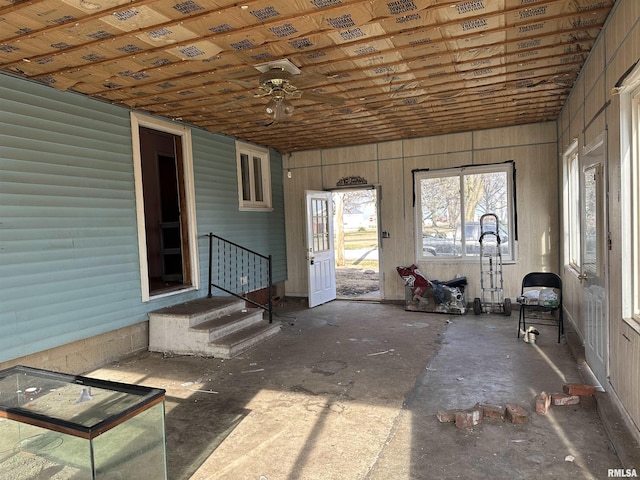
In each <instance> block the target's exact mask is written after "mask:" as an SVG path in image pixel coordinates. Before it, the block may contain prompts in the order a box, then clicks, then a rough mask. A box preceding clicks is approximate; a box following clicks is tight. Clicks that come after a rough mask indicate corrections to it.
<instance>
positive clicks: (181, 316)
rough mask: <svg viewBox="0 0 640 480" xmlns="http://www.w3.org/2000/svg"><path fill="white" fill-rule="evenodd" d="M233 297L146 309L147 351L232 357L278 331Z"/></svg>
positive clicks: (276, 327) (277, 326)
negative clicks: (147, 325) (148, 310)
mask: <svg viewBox="0 0 640 480" xmlns="http://www.w3.org/2000/svg"><path fill="white" fill-rule="evenodd" d="M263 313H264V312H263V310H262V309H259V308H246V307H245V302H244V301H243V300H241V299H237V298H235V297H231V298H230V297H214V298H201V299H197V300H193V301H191V302H186V303H181V304H179V305H173V306H171V307H165V308H163V309H160V310H156V311H154V312H150V313H149V351H152V352H162V353H172V354H176V355H202V356H208V357H211V356H212V357H218V358H232V357H234V356H236V355H239V354H240V353H242V352H244V351H246V350H247V349H249V348H251V347H252V346H253V345H256V344H258V343H260V342H262V341H264V340H267V339H268V338H270V337H272V336H273V335H275V334H277V333H278V332H279V331H280V324H279V323H275V322H274V323H272V324H269V323H268V322H267V321H266V320H264V319H263V318H264V315H263Z"/></svg>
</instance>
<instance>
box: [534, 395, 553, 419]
mask: <svg viewBox="0 0 640 480" xmlns="http://www.w3.org/2000/svg"><path fill="white" fill-rule="evenodd" d="M550 406H551V395H549V394H548V393H547V392H540V395H538V396H537V397H536V413H537V414H538V415H546V414H547V412H548V411H549V407H550Z"/></svg>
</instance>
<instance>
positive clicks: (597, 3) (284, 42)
mask: <svg viewBox="0 0 640 480" xmlns="http://www.w3.org/2000/svg"><path fill="white" fill-rule="evenodd" d="M613 4H614V0H557V1H535V0H471V1H462V2H460V1H458V2H450V1H440V0H398V1H376V0H367V1H360V0H358V1H353V0H270V1H265V0H257V1H247V2H242V3H240V2H237V1H236V0H233V1H227V0H186V1H179V2H176V1H175V0H137V1H129V0H23V1H21V0H0V68H1V69H2V70H4V71H7V72H11V73H13V74H17V75H20V76H24V77H26V78H30V79H33V80H36V81H38V82H42V83H45V84H47V85H50V86H51V87H53V88H57V89H60V90H69V91H72V92H78V93H81V94H84V95H89V96H92V97H96V98H99V99H102V100H104V101H107V102H111V103H115V104H120V105H124V106H126V107H128V108H130V109H132V110H136V111H146V112H149V113H153V114H155V115H160V116H163V117H168V118H171V119H176V120H180V121H183V122H186V123H188V124H192V125H195V126H198V127H201V128H203V129H206V130H208V131H211V132H215V133H221V134H225V135H229V136H232V137H234V138H238V139H242V140H246V141H250V142H255V143H257V144H261V145H266V146H270V147H273V148H276V149H278V150H279V151H281V152H291V151H295V150H308V149H316V148H328V147H335V146H344V145H356V144H363V143H372V142H384V141H389V140H397V139H402V138H412V137H421V136H430V135H438V134H443V133H450V132H459V131H468V130H476V129H482V128H492V127H500V126H507V125H517V124H525V123H532V122H542V121H548V120H555V119H556V118H557V116H558V114H559V112H560V110H561V108H562V106H563V104H564V102H565V100H566V98H567V95H568V94H569V91H570V90H571V88H572V86H573V84H574V82H575V80H576V78H577V76H578V73H579V71H580V69H581V68H582V65H583V64H584V61H585V59H586V58H587V55H588V54H589V51H590V50H591V48H592V47H593V44H594V41H595V39H596V37H597V36H598V34H599V32H600V30H601V28H602V25H603V24H604V22H605V20H606V18H607V16H608V15H609V12H610V10H611V8H612V7H613ZM267 106H268V107H269V113H270V115H268V114H267V112H266V109H267ZM274 116H275V120H274V119H273V117H274Z"/></svg>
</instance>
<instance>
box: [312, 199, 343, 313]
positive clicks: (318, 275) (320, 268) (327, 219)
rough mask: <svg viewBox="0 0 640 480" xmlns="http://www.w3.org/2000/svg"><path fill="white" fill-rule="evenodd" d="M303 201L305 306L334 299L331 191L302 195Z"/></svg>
mask: <svg viewBox="0 0 640 480" xmlns="http://www.w3.org/2000/svg"><path fill="white" fill-rule="evenodd" d="M305 196H306V200H307V266H308V269H309V307H310V308H311V307H315V306H316V305H320V304H322V303H326V302H330V301H331V300H335V298H336V270H335V261H334V258H333V256H334V252H333V215H332V212H331V192H313V191H306V192H305Z"/></svg>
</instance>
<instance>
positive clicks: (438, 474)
mask: <svg viewBox="0 0 640 480" xmlns="http://www.w3.org/2000/svg"><path fill="white" fill-rule="evenodd" d="M276 312H277V314H278V317H277V318H278V319H279V320H280V321H281V322H282V325H283V326H282V332H281V333H280V334H279V335H278V336H276V337H275V338H273V339H271V340H269V341H268V342H266V343H263V344H260V345H258V346H256V347H254V348H253V349H252V350H250V351H249V352H247V353H246V354H244V355H243V356H242V357H241V358H235V359H232V360H220V359H212V358H200V357H163V356H162V355H159V354H151V353H146V352H145V353H141V354H138V355H135V356H132V357H128V358H125V359H122V360H121V361H119V362H117V363H114V364H112V365H108V366H105V367H104V368H101V369H99V370H96V371H94V372H91V373H89V374H88V375H89V376H95V377H99V378H103V379H107V380H113V381H119V382H126V383H137V384H142V385H147V386H153V387H159V388H164V389H166V392H167V393H166V432H167V455H168V470H169V478H170V479H171V480H183V479H184V480H186V479H192V480H205V479H206V480H213V479H232V480H243V479H247V480H248V479H251V480H258V479H260V480H297V479H310V480H322V479H336V480H338V479H339V480H345V479H349V480H356V479H368V480H390V479H393V480H402V479H455V478H463V479H493V480H498V479H509V480H513V479H544V478H576V479H578V478H579V479H605V478H607V477H608V469H614V468H621V467H622V464H621V461H620V459H619V457H618V456H617V455H616V454H615V452H614V451H613V448H612V443H611V441H610V439H609V437H608V436H607V434H606V432H605V429H604V427H603V423H602V421H601V419H600V417H599V415H598V412H597V411H596V410H595V409H594V408H585V407H584V406H580V405H575V406H565V407H552V408H551V410H550V412H549V413H548V414H547V415H545V416H542V415H537V414H536V413H535V396H536V395H537V394H538V393H539V392H541V391H543V390H544V391H547V392H550V393H553V392H559V391H561V390H562V386H563V384H564V383H566V382H579V383H582V381H583V380H582V377H581V372H580V370H579V368H578V365H577V364H576V361H575V360H574V358H573V356H572V355H571V353H570V351H569V348H568V346H567V345H565V344H564V343H563V344H558V343H557V342H556V340H557V338H556V332H557V331H556V330H555V329H554V328H552V327H540V328H539V330H540V331H541V335H540V336H539V337H538V343H537V344H536V345H528V344H525V343H524V342H523V341H522V340H517V339H516V330H517V323H518V322H517V316H516V315H515V314H516V313H517V311H516V312H514V315H513V316H512V317H504V316H501V315H481V316H475V315H473V314H469V313H468V314H467V315H463V316H457V315H443V314H428V313H417V312H405V311H404V309H403V307H402V306H400V305H392V304H378V303H369V302H357V301H352V302H348V301H334V302H331V303H329V304H326V305H322V306H319V307H316V308H314V309H312V310H309V309H307V308H306V302H304V301H299V300H289V301H287V302H285V304H284V305H283V306H281V307H278V308H277V310H276ZM476 402H489V403H494V404H500V405H504V404H505V403H516V404H518V405H520V406H522V407H523V408H525V409H526V410H527V411H528V412H529V414H530V418H529V422H528V423H527V424H523V425H515V424H511V423H509V422H505V421H501V420H496V419H486V420H485V421H484V422H483V423H482V424H480V425H478V426H476V427H474V428H472V429H458V428H456V426H455V425H454V424H445V423H439V422H438V420H437V419H436V412H437V411H438V410H442V409H450V408H469V407H472V406H473V405H474V404H475V403H476ZM569 460H571V461H569Z"/></svg>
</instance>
